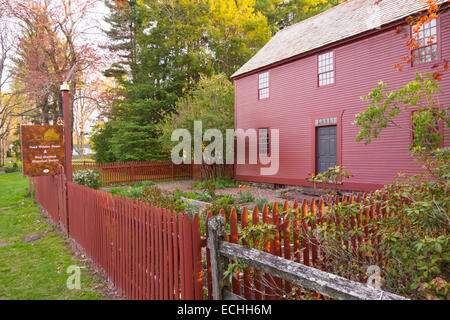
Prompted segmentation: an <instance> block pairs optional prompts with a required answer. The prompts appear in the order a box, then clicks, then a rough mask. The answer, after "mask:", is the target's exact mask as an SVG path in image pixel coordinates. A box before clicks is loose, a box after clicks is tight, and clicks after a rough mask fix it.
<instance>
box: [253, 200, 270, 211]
mask: <svg viewBox="0 0 450 320" xmlns="http://www.w3.org/2000/svg"><path fill="white" fill-rule="evenodd" d="M255 202H256V206H257V207H258V210H259V212H262V211H263V208H264V204H265V203H267V207H268V208H269V211H272V208H273V202H269V200H267V199H266V198H259V199H256V201H255Z"/></svg>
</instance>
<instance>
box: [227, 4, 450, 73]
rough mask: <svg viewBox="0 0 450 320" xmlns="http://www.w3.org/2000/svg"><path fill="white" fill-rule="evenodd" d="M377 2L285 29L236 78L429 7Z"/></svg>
mask: <svg viewBox="0 0 450 320" xmlns="http://www.w3.org/2000/svg"><path fill="white" fill-rule="evenodd" d="M375 1H376V0H350V1H349V2H348V3H342V4H340V5H337V6H335V7H333V8H331V9H329V10H327V11H325V12H322V13H321V14H318V15H316V16H314V17H311V18H309V19H307V20H304V21H301V22H299V23H296V24H294V25H292V26H289V27H287V28H285V29H282V30H281V31H279V32H278V33H277V34H276V35H275V36H274V37H273V38H272V39H270V41H269V42H267V44H266V45H265V46H264V47H263V48H261V50H259V51H258V52H257V53H256V54H255V55H254V56H253V58H251V59H250V60H249V61H247V63H245V64H244V65H243V66H242V67H241V68H240V69H239V70H238V71H237V72H236V73H234V74H233V75H232V77H237V76H239V75H242V74H245V73H247V72H250V71H253V70H255V69H259V68H262V67H264V66H267V65H270V64H272V63H275V62H278V61H282V60H285V59H288V58H290V57H293V56H296V55H299V54H302V53H305V52H308V51H311V50H313V49H317V48H320V47H323V46H325V45H328V44H331V43H333V42H337V41H340V40H343V39H346V38H349V37H352V36H355V35H357V34H360V33H363V32H365V31H369V30H372V29H376V28H378V27H380V26H383V25H385V24H388V23H391V22H394V21H397V20H399V19H402V18H405V17H408V16H410V15H411V14H414V13H416V12H419V11H421V10H423V9H426V7H427V6H426V5H425V4H423V3H422V2H421V1H420V0H383V1H381V3H379V4H377V5H374V2H375ZM445 1H446V0H440V1H439V2H440V3H442V2H445Z"/></svg>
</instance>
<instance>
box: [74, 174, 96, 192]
mask: <svg viewBox="0 0 450 320" xmlns="http://www.w3.org/2000/svg"><path fill="white" fill-rule="evenodd" d="M100 177H101V176H100V172H99V171H98V170H94V169H81V170H77V171H75V172H74V174H73V182H74V183H77V184H80V185H82V186H85V187H89V188H92V189H95V190H97V189H99V188H100V186H101V178H100Z"/></svg>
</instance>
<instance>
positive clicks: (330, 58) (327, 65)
mask: <svg viewBox="0 0 450 320" xmlns="http://www.w3.org/2000/svg"><path fill="white" fill-rule="evenodd" d="M333 83H334V54H333V52H328V53H325V54H321V55H320V56H319V86H326V85H329V84H333Z"/></svg>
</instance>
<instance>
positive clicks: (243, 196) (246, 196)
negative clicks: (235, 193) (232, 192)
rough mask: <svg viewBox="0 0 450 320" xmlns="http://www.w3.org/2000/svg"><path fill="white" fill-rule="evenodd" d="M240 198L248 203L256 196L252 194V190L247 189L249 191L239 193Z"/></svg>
mask: <svg viewBox="0 0 450 320" xmlns="http://www.w3.org/2000/svg"><path fill="white" fill-rule="evenodd" d="M239 200H241V201H242V202H244V203H247V202H253V201H254V198H253V195H252V194H251V192H250V191H248V190H247V192H245V193H244V192H240V193H239Z"/></svg>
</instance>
